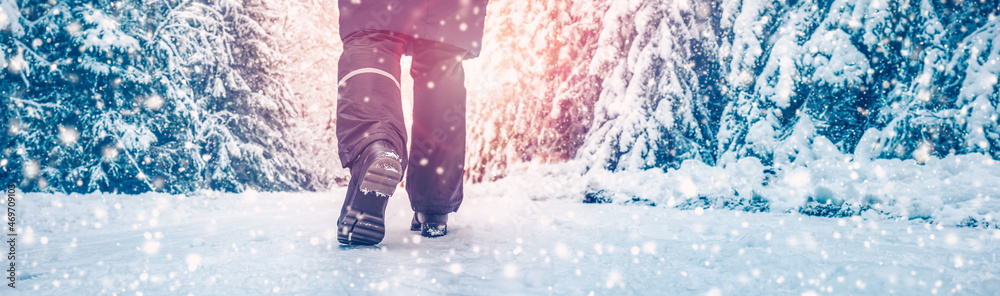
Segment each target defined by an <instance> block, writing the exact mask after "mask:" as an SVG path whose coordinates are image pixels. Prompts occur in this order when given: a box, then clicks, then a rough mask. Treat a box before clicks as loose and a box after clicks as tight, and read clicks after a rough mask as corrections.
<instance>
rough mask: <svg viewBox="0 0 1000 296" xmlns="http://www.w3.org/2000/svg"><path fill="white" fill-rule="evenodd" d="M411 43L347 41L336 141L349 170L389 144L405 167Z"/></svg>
mask: <svg viewBox="0 0 1000 296" xmlns="http://www.w3.org/2000/svg"><path fill="white" fill-rule="evenodd" d="M405 38H406V37H405V36H402V35H399V34H395V33H390V32H385V31H362V32H358V33H355V34H352V35H351V36H348V37H347V38H346V39H344V52H343V54H342V55H341V56H340V60H339V62H338V68H339V69H338V71H337V76H338V77H339V79H338V81H339V82H338V83H339V87H338V92H339V96H338V99H337V141H338V143H337V144H338V149H339V156H340V162H341V163H342V164H343V165H344V167H350V165H351V164H352V163H353V161H354V160H355V159H356V158H357V157H358V155H359V154H360V153H361V151H364V149H365V148H366V147H368V145H369V144H371V143H372V142H375V141H377V140H386V141H388V142H389V143H391V144H392V146H393V147H394V148H395V149H396V152H398V154H399V155H400V156H401V157H402V158H403V166H404V168H405V166H406V125H405V123H404V121H403V106H402V101H401V100H402V97H401V94H400V87H399V81H400V79H399V78H400V71H401V70H400V64H399V60H400V57H401V56H402V54H403V53H404V52H405V49H406V39H405Z"/></svg>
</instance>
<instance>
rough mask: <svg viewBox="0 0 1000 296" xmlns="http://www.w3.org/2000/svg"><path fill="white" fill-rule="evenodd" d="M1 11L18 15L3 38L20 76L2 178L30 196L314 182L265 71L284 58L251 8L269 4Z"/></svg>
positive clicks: (14, 80)
mask: <svg viewBox="0 0 1000 296" xmlns="http://www.w3.org/2000/svg"><path fill="white" fill-rule="evenodd" d="M2 7H3V8H4V14H5V15H8V16H16V17H10V18H8V19H10V20H11V22H8V23H5V24H4V27H5V28H10V30H4V31H2V32H0V37H2V39H0V40H2V41H3V42H2V45H3V49H4V56H5V63H6V64H8V67H7V68H8V69H10V71H6V72H4V73H3V74H2V75H3V76H0V80H3V84H2V86H0V93H2V94H3V97H2V99H3V101H2V102H0V103H2V104H3V105H4V106H5V107H6V108H5V109H4V112H5V114H4V115H5V118H4V121H3V122H2V123H0V124H3V126H2V128H3V130H5V131H6V132H7V134H8V136H9V137H6V138H5V139H4V142H3V144H4V146H3V147H0V148H2V150H0V151H2V152H3V158H2V159H0V169H2V170H4V171H5V172H6V173H9V174H10V175H11V177H12V178H13V179H14V180H19V181H20V182H21V183H22V184H21V187H22V188H24V189H25V190H29V191H40V190H46V191H68V192H89V191H95V190H100V191H105V192H115V191H116V192H130V193H131V192H143V191H151V190H155V191H167V192H175V193H176V192H190V191H193V190H197V189H202V188H210V189H219V190H230V191H241V190H244V189H247V188H256V189H296V188H302V187H307V188H309V187H310V186H313V185H312V184H310V183H309V180H308V178H309V177H308V175H309V174H310V172H306V171H303V170H301V169H299V167H300V166H298V164H297V162H296V160H295V159H294V156H293V153H294V152H293V151H294V149H295V147H294V145H293V144H287V143H288V142H289V141H291V140H286V139H283V137H282V135H281V133H279V132H277V130H281V129H282V128H284V127H285V126H287V125H289V124H290V123H289V121H291V120H293V119H294V117H293V116H290V115H288V114H289V113H292V114H294V109H292V108H289V107H288V106H287V105H286V104H284V102H286V100H287V96H288V93H287V92H286V91H284V90H283V89H282V87H281V77H280V75H278V74H279V73H270V72H267V71H269V68H268V67H277V66H276V64H275V63H277V62H280V60H281V59H280V55H278V54H276V53H273V52H271V51H269V49H268V46H270V45H268V44H267V42H266V41H262V40H265V39H266V38H267V35H266V32H264V31H262V30H257V28H258V27H259V23H258V21H257V20H256V19H254V18H253V16H257V17H260V16H261V15H259V14H258V15H253V13H256V11H259V10H254V9H262V10H266V7H262V6H254V5H248V6H247V7H250V8H247V10H244V5H243V3H232V2H215V3H211V2H202V1H158V2H152V3H146V2H142V1H119V2H105V1H58V2H50V3H29V4H27V6H26V7H17V5H15V4H14V3H13V2H6V1H5V2H3V3H2ZM248 44H252V45H253V46H249V45H248ZM265 45H266V46H265ZM244 49H246V50H245V52H246V54H244V55H241V56H239V59H234V57H233V56H234V52H236V51H239V50H244ZM6 57H10V58H6ZM8 61H9V63H8ZM10 66H13V67H10ZM272 74H274V75H273V76H272ZM244 76H246V77H249V78H250V79H249V80H248V79H247V78H245V77H244ZM261 76H267V77H268V78H267V79H262V78H261ZM271 77H273V78H274V79H270V78H271ZM269 79H270V80H269ZM282 112H288V113H282Z"/></svg>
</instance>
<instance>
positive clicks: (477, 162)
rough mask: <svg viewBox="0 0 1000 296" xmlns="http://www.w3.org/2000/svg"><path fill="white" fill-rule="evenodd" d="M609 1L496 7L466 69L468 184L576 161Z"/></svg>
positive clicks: (593, 94)
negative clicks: (532, 166) (510, 170)
mask: <svg viewBox="0 0 1000 296" xmlns="http://www.w3.org/2000/svg"><path fill="white" fill-rule="evenodd" d="M609 4H610V2H605V1H567V0H555V1H491V2H490V4H489V11H490V12H489V17H487V20H486V22H487V24H486V32H485V34H486V36H485V38H484V41H483V46H484V47H483V53H482V55H481V57H480V58H478V59H476V60H472V61H469V62H467V63H466V73H469V74H470V75H467V76H468V77H469V78H468V79H467V84H469V85H475V86H476V87H470V93H469V103H468V104H469V108H468V110H469V114H468V115H467V117H468V119H467V122H468V123H469V133H470V134H469V143H468V155H469V158H468V159H467V161H466V162H467V165H466V168H467V169H466V177H467V178H469V179H471V180H473V181H483V180H493V179H496V178H499V177H502V176H503V175H504V174H505V172H506V168H507V166H508V165H511V164H514V163H518V162H549V161H561V160H566V159H570V158H572V157H574V156H575V153H576V148H577V147H579V145H580V144H581V143H582V141H583V138H584V136H585V135H586V132H587V129H588V127H589V126H590V125H591V123H590V121H591V118H592V116H593V111H592V110H593V104H594V102H595V101H596V100H597V97H598V94H599V92H600V79H598V76H599V75H600V74H598V73H594V72H591V71H589V69H588V68H589V61H590V60H591V58H592V56H593V55H594V52H595V50H596V49H597V38H598V36H599V32H600V30H601V28H600V26H601V23H600V18H601V16H602V15H603V14H604V11H605V10H606V9H607V7H608V5H609Z"/></svg>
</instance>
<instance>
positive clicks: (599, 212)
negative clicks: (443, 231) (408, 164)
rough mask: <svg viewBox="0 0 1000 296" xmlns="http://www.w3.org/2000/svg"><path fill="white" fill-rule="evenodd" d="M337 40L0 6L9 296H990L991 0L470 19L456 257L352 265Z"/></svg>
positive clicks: (5, 1) (14, 2)
mask: <svg viewBox="0 0 1000 296" xmlns="http://www.w3.org/2000/svg"><path fill="white" fill-rule="evenodd" d="M338 17H339V14H338V6H337V3H336V1H321V0H183V1H181V0H121V1H104V0H99V1H75V0H49V1H25V0H0V106H2V109H0V113H2V116H3V118H2V119H0V130H2V131H3V133H0V136H2V137H0V177H2V178H0V179H2V180H3V181H4V182H6V183H10V184H14V185H16V187H17V188H18V190H19V192H20V191H24V192H29V194H28V195H26V197H21V199H20V200H19V201H20V202H19V205H21V207H23V210H22V211H23V213H22V214H21V215H25V216H24V218H20V219H22V220H21V221H23V222H20V223H23V225H24V227H27V228H25V229H26V230H23V231H20V232H19V233H20V234H21V235H22V239H23V240H24V241H25V243H24V245H23V246H24V247H22V248H24V249H25V250H27V251H25V252H28V253H27V254H28V255H26V256H28V257H29V258H28V259H23V260H25V261H23V263H19V264H21V265H23V266H25V267H22V268H24V269H22V271H21V272H22V274H20V275H19V276H18V277H16V278H17V280H18V282H20V283H23V284H24V285H25V286H23V288H22V287H19V288H18V291H20V292H23V293H29V294H30V293H31V291H36V292H37V291H42V292H44V293H46V294H61V293H64V292H66V291H74V290H69V289H83V290H80V291H88V292H92V293H97V294H110V293H120V294H134V293H137V294H138V295H142V292H140V291H146V293H151V294H154V295H155V294H164V293H167V294H173V293H178V292H185V293H184V294H186V293H187V292H193V293H194V294H219V293H223V294H227V293H233V292H232V291H233V289H241V290H240V291H242V292H243V293H247V294H263V293H290V294H303V293H304V294H317V295H320V294H330V293H333V294H371V293H375V294H398V293H403V294H413V293H417V294H432V295H434V294H447V293H457V294H476V295H479V294H488V295H491V294H574V295H576V294H587V293H590V294H591V295H595V294H659V293H666V294H677V293H680V294H697V295H702V294H704V295H733V294H736V295H739V294H746V293H749V292H748V291H759V293H761V294H789V295H799V294H801V295H820V294H853V295H859V294H864V295H869V294H871V295H882V294H889V293H901V294H919V295H926V294H937V293H942V294H944V293H947V294H966V295H967V294H973V295H991V294H993V293H996V291H997V289H1000V262H997V256H998V254H1000V221H998V220H1000V163H997V161H1000V84H998V77H1000V1H998V0H787V1H786V0H774V1H765V0H711V1H708V0H706V1H695V0H586V1H570V0H531V1H512V0H493V1H490V3H489V6H488V13H487V18H486V26H485V28H486V29H485V37H484V40H483V52H482V54H481V56H480V57H479V58H476V59H472V60H469V61H466V62H465V63H464V67H465V73H466V88H467V90H468V94H469V97H468V106H469V107H468V113H467V119H466V120H467V122H468V128H467V131H468V137H467V143H466V146H467V155H466V165H465V168H466V170H465V180H466V183H467V184H469V185H468V187H467V189H466V196H467V200H468V201H467V203H468V204H467V205H465V206H463V207H466V208H465V209H467V210H465V213H462V211H460V212H459V213H458V215H459V216H458V217H457V218H455V221H456V222H455V223H458V224H457V225H458V226H456V227H458V232H456V235H457V237H451V238H450V239H449V240H429V239H426V238H424V239H422V240H421V239H420V238H419V237H418V236H413V237H411V236H409V234H401V233H402V232H403V230H399V232H400V233H398V234H393V232H391V231H392V230H390V233H388V235H387V240H389V241H388V242H386V243H385V244H384V245H383V246H382V247H380V248H374V249H371V250H367V249H366V250H344V249H343V248H340V249H338V247H337V243H336V241H335V240H332V239H331V235H330V231H331V230H329V229H328V228H330V227H333V225H332V223H333V222H330V221H328V220H329V219H331V218H330V217H329V216H330V215H332V216H333V217H334V218H333V219H335V218H336V211H338V210H339V207H340V203H341V202H342V199H343V195H344V191H345V189H344V186H346V185H347V182H348V178H349V173H348V171H347V169H345V168H343V167H342V165H341V163H340V162H339V160H338V158H337V143H336V134H335V130H334V127H335V124H336V120H337V118H336V103H337V97H336V96H337V61H338V59H339V56H340V52H341V50H342V48H341V46H342V44H341V39H340V36H339V31H338V22H337V20H338ZM409 64H410V60H409V58H404V60H403V67H404V71H403V73H407V71H406V70H405V68H408V67H409ZM401 83H402V85H403V100H404V102H403V105H404V110H406V112H407V116H408V115H409V113H408V112H409V110H408V109H409V108H411V107H412V106H413V104H419V103H420V102H413V100H412V93H410V92H409V91H408V90H407V89H408V88H412V84H413V82H412V79H410V78H409V77H408V76H404V77H403V79H402V81H401ZM5 185H6V184H5ZM400 191H401V190H400ZM19 194H20V193H19ZM403 194H405V192H404V193H403ZM397 195H399V194H398V193H397ZM405 200H406V198H405V197H403V198H401V199H400V198H399V197H398V196H397V197H393V201H392V202H391V203H390V206H389V212H387V213H397V212H398V215H397V216H398V217H396V218H392V217H389V218H392V219H398V221H396V222H399V223H403V224H405V222H402V221H404V220H406V219H408V217H409V216H407V215H412V211H410V212H406V211H409V209H408V207H407V205H406V202H405ZM268 215H270V216H272V217H276V218H273V219H276V221H279V223H267V222H263V221H256V219H261V217H266V216H268ZM324 215H325V216H324ZM581 216H583V217H581ZM487 217H491V218H489V219H490V220H489V221H486V218H487ZM387 219H388V218H387ZM251 220H253V221H256V222H250V221H251ZM498 220H499V221H501V222H499V223H501V224H505V225H507V226H510V227H505V226H504V225H497V224H496V223H498V222H496V221H498ZM713 220H714V221H715V222H713ZM793 221H794V222H793ZM392 222H393V221H392V220H391V219H389V223H390V224H391V223H392ZM202 224H204V225H210V226H207V229H209V230H204V229H202V228H201V225H202ZM324 224H326V225H324ZM301 225H316V226H314V227H313V226H310V227H312V228H310V227H305V228H302V227H303V226H301ZM19 227H21V226H19ZM268 227H273V228H268ZM400 227H402V226H400ZM189 228H191V229H194V228H197V229H199V230H197V231H188V230H190V229H189ZM226 228H234V229H236V230H234V231H232V232H227V231H219V230H217V229H226ZM595 229H596V231H595ZM463 231H464V232H463ZM73 233H77V234H79V235H77V234H73ZM247 233H249V236H247ZM303 233H304V234H303ZM594 233H597V234H603V235H604V236H609V237H607V238H602V235H595V234H594ZM757 233H760V235H757ZM765 233H766V239H765V236H764V234H765ZM935 233H937V236H935ZM133 234H134V236H135V238H129V235H133ZM85 235H89V236H91V238H94V237H96V238H101V239H107V241H109V242H110V241H111V240H112V239H113V238H115V237H118V236H124V237H126V238H124V239H123V241H116V242H118V246H122V245H126V247H124V248H123V250H125V251H128V252H132V253H135V254H132V255H115V254H116V253H110V251H103V250H102V249H103V248H105V247H107V245H102V244H96V243H93V242H90V241H92V239H87V238H85V237H84V236H85ZM393 235H395V236H396V237H395V238H392V239H391V240H390V238H388V237H390V236H393ZM758 236H759V237H758ZM772 237H776V239H774V240H772ZM778 237H780V238H778ZM935 237H936V239H935ZM78 240H79V241H80V242H79V245H82V246H78ZM595 240H598V241H595ZM553 241H556V242H557V243H555V244H552V242H553ZM616 241H617V242H616ZM230 243H231V244H232V245H231V246H230ZM88 246H89V247H90V248H92V249H93V251H94V252H92V253H89V254H91V255H88V256H90V257H87V258H86V259H80V258H76V257H75V256H76V255H77V254H80V253H81V252H83V251H81V248H84V249H85V248H86V247H88ZM416 246H419V247H420V248H417V247H416ZM421 248H430V249H436V250H422V249H421ZM265 249H281V250H282V251H281V253H282V255H274V254H273V252H275V251H272V250H268V251H264V250H265ZM411 249H413V250H411ZM268 252H271V253H268ZM351 252H354V253H351ZM358 252H361V253H362V254H357V253H358ZM897 252H898V255H897V256H892V255H887V254H890V253H897ZM331 253H332V254H331ZM95 254H96V255H95ZM129 254H131V253H129ZM269 254H270V255H269ZM744 254H750V255H754V256H757V257H756V258H754V259H747V255H744ZM783 254H790V255H788V256H785V255H783ZM315 256H321V257H325V258H323V259H322V260H320V261H316V259H315V258H314V257H315ZM435 256H438V257H435ZM741 256H742V257H741ZM150 258H155V259H150ZM751 258H753V257H751ZM355 259H356V262H357V263H361V264H356V266H354V267H351V266H349V265H348V266H346V267H345V266H344V264H347V263H350V264H354V262H355ZM143 260H145V261H143ZM151 260H152V261H151ZM254 260H257V262H256V263H254ZM261 260H263V261H267V262H272V263H270V264H272V265H279V266H286V267H289V268H287V271H285V270H283V271H280V272H279V271H260V270H258V269H259V268H263V267H261V265H260V264H262V263H260V262H259V261H261ZM362 261H364V263H362ZM752 261H753V262H752ZM5 262H6V261H5ZM12 262H13V260H12ZM18 262H21V261H18ZM97 262H100V263H97ZM143 262H144V263H143ZM399 262H403V263H399ZM744 263H745V264H744ZM90 264H98V265H97V266H98V268H97V269H96V270H90V271H87V272H89V274H87V275H85V272H84V270H85V269H87V265H90ZM172 264H173V265H177V266H178V267H177V270H173V268H174V266H173V265H172ZM324 264H326V265H324ZM397 264H399V265H398V266H397ZM713 264H714V265H713ZM365 265H371V266H365ZM404 265H406V266H404ZM587 265H589V267H586V266H587ZM29 266H33V267H29ZM199 268H200V269H199ZM795 268H799V270H792V269H795ZM272 272H274V273H278V274H277V275H276V274H273V273H272ZM783 272H785V273H783ZM64 274H65V276H64ZM359 274H360V276H359ZM365 274H368V277H366V276H365ZM562 278H570V279H568V280H566V281H568V282H562V283H557V282H559V281H560V280H561V279H562ZM53 281H54V283H53ZM189 283H190V284H189ZM318 283H323V284H318ZM595 283H596V285H595ZM614 289H622V290H614ZM664 291H665V292H664ZM126 292H127V293H126ZM3 294H4V295H7V294H6V292H4V293H3ZM25 295H28V294H25Z"/></svg>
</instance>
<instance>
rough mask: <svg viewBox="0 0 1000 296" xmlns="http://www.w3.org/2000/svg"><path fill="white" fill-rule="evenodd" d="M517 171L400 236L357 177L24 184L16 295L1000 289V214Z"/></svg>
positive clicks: (402, 220)
mask: <svg viewBox="0 0 1000 296" xmlns="http://www.w3.org/2000/svg"><path fill="white" fill-rule="evenodd" d="M511 180H514V181H511ZM516 180H517V178H513V179H510V180H508V181H502V182H497V183H487V184H477V185H470V186H468V188H467V189H466V192H467V195H468V197H467V199H466V202H465V204H464V205H463V207H462V209H461V211H460V212H459V213H457V214H456V215H453V217H452V220H451V223H450V230H451V232H450V234H449V235H447V236H445V237H442V238H436V239H427V238H422V237H420V236H417V235H415V233H413V232H411V231H409V218H410V215H411V212H410V211H409V207H408V205H407V204H408V203H407V201H406V196H405V192H403V190H400V191H398V193H397V194H396V196H394V197H393V199H392V201H391V203H390V205H389V210H388V217H387V219H386V220H387V223H388V227H387V228H388V233H387V235H386V240H385V241H384V242H383V243H382V244H381V245H379V246H378V247H369V248H343V247H340V246H338V244H337V241H336V235H335V228H334V220H335V219H336V216H337V214H338V211H339V209H340V204H341V202H342V200H343V196H344V189H337V190H334V191H332V192H329V193H252V192H251V193H244V194H220V193H210V192H209V193H203V194H197V195H189V196H171V195H160V194H144V195H138V196H126V195H101V194H91V195H62V194H27V195H25V196H24V197H23V198H22V199H21V201H20V203H19V207H20V209H19V211H20V212H21V214H20V217H21V220H20V221H21V223H22V224H20V226H22V233H21V240H22V241H21V244H20V245H19V248H18V252H19V253H20V254H23V255H22V256H21V257H19V258H21V259H19V260H18V264H19V265H20V266H21V268H20V269H19V270H21V273H20V274H19V275H18V279H19V280H18V288H17V289H16V292H14V293H11V292H10V291H11V290H9V289H8V288H4V290H3V295H97V294H101V295H186V294H193V295H205V294H209V295H224V294H229V295H258V294H269V293H275V294H306V295H354V294H386V295H437V294H503V295H509V294H571V295H587V294H594V295H608V294H615V295H620V294H660V295H675V294H677V295H702V294H706V295H800V294H802V295H823V294H851V295H885V294H890V293H895V294H900V295H930V294H961V295H995V293H996V291H1000V262H998V258H997V257H998V255H1000V230H996V229H983V228H956V227H949V226H938V225H932V224H928V223H923V222H919V221H912V220H893V219H879V218H844V219H831V218H821V217H811V216H805V215H801V214H798V213H756V214H753V213H746V212H740V211H732V210H713V209H707V210H701V209H697V210H678V209H676V208H673V207H667V206H657V207H648V206H643V205H638V204H633V205H625V204H621V203H613V204H583V203H580V202H579V199H576V200H573V199H567V198H555V199H545V200H539V199H538V198H532V196H534V195H536V194H535V193H537V192H538V191H539V190H540V189H541V190H542V191H545V190H553V188H555V189H558V188H562V187H563V186H562V185H550V184H548V183H541V184H536V186H535V187H528V186H524V185H527V184H518V183H517V182H515V181H516ZM553 186H554V187H553ZM532 192H535V193H532ZM5 264H6V263H5Z"/></svg>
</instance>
